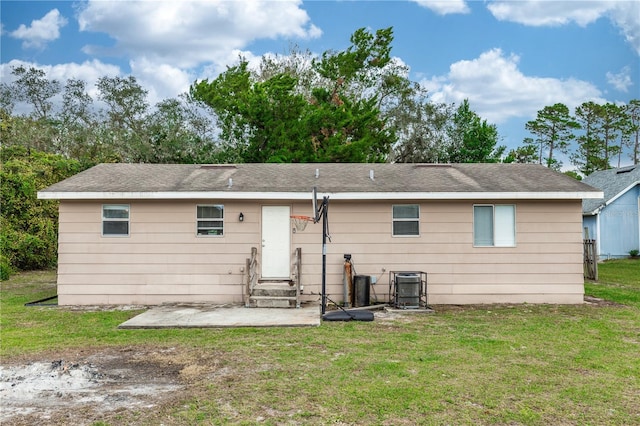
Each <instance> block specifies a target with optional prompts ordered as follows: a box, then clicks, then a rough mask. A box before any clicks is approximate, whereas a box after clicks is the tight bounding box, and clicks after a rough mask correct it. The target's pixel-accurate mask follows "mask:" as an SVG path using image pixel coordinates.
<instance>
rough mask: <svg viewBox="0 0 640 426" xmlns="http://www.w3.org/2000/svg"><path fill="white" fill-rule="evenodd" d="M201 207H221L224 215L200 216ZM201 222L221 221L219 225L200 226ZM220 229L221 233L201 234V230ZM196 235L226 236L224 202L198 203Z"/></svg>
mask: <svg viewBox="0 0 640 426" xmlns="http://www.w3.org/2000/svg"><path fill="white" fill-rule="evenodd" d="M200 207H216V208H218V209H220V212H221V213H222V215H221V216H222V217H209V218H207V217H199V215H198V213H199V210H200ZM200 222H220V226H219V227H208V226H200ZM201 229H202V230H209V231H213V230H219V231H220V233H219V234H201V233H200V230H201ZM196 236H198V237H205V238H206V237H218V238H219V237H224V204H198V205H196Z"/></svg>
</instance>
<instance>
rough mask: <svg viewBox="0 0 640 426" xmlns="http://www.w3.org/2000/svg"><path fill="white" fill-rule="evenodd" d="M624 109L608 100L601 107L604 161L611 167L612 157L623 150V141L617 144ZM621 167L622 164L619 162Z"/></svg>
mask: <svg viewBox="0 0 640 426" xmlns="http://www.w3.org/2000/svg"><path fill="white" fill-rule="evenodd" d="M622 112H623V109H622V108H620V107H619V106H618V105H616V104H613V103H610V102H607V103H606V104H604V105H603V106H602V107H601V109H600V114H601V115H600V129H601V134H602V141H603V153H604V163H605V164H606V165H607V168H609V167H611V165H610V164H611V158H612V157H613V156H615V155H618V154H619V153H621V152H622V146H621V142H619V143H618V144H616V140H617V139H618V138H619V136H620V131H621V129H622V127H623V122H624V120H623V116H622ZM618 167H620V164H618Z"/></svg>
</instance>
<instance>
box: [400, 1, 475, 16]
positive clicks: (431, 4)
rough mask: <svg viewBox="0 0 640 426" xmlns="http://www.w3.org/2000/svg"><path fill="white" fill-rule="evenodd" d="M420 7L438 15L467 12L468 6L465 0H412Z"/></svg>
mask: <svg viewBox="0 0 640 426" xmlns="http://www.w3.org/2000/svg"><path fill="white" fill-rule="evenodd" d="M413 1H414V2H416V3H418V4H419V5H420V6H422V7H426V8H427V9H430V10H432V11H433V12H435V13H437V14H438V15H447V14H450V13H469V12H470V10H469V6H467V2H466V1H465V0H413Z"/></svg>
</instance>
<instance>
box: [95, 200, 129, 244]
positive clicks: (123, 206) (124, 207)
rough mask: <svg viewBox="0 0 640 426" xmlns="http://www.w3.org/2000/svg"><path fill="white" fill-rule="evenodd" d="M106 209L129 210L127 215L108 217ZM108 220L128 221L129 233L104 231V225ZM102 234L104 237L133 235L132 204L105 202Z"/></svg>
mask: <svg viewBox="0 0 640 426" xmlns="http://www.w3.org/2000/svg"><path fill="white" fill-rule="evenodd" d="M106 210H124V211H126V212H127V217H126V218H124V217H106V216H105V214H104V213H105V211H106ZM107 222H126V223H127V233H126V234H110V233H105V232H104V226H105V223H107ZM101 233H102V236H103V237H128V236H129V235H131V205H129V204H103V205H102V231H101Z"/></svg>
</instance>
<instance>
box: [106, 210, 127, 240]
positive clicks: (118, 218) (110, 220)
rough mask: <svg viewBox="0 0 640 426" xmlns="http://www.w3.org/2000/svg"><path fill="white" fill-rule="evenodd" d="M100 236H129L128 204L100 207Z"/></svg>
mask: <svg viewBox="0 0 640 426" xmlns="http://www.w3.org/2000/svg"><path fill="white" fill-rule="evenodd" d="M102 235H108V236H128V235H129V205H128V204H104V205H103V206H102Z"/></svg>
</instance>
